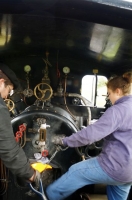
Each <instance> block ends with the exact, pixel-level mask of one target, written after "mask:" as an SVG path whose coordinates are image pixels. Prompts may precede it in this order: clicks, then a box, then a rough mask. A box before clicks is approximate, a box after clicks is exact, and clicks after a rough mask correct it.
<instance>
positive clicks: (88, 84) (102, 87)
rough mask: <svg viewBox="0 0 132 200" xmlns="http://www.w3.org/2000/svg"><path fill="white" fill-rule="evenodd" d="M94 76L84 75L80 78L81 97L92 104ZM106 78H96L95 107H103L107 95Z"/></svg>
mask: <svg viewBox="0 0 132 200" xmlns="http://www.w3.org/2000/svg"><path fill="white" fill-rule="evenodd" d="M95 81H96V78H95V75H86V76H84V77H83V78H82V86H81V95H82V96H83V97H85V98H86V99H87V100H89V101H90V102H91V103H92V104H94V98H95ZM106 82H107V78H106V77H105V76H99V75H98V76H97V97H96V106H97V107H104V105H105V103H106V101H105V99H106V95H107V87H106Z"/></svg>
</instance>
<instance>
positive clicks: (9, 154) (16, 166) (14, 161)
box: [0, 104, 34, 179]
mask: <svg viewBox="0 0 132 200" xmlns="http://www.w3.org/2000/svg"><path fill="white" fill-rule="evenodd" d="M0 158H1V160H2V161H3V163H4V165H5V166H6V167H7V168H8V169H9V170H10V171H11V172H12V173H13V174H15V175H17V176H19V177H22V178H25V179H30V178H31V177H32V176H33V174H34V170H33V169H32V167H31V166H30V164H29V162H28V159H27V157H26V155H25V153H24V151H23V149H22V148H21V147H20V146H19V145H18V143H17V142H16V141H15V138H14V134H13V130H12V125H11V122H10V115H9V112H8V109H7V107H6V106H4V105H2V104H0Z"/></svg>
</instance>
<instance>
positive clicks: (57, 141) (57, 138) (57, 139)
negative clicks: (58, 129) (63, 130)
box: [51, 135, 65, 146]
mask: <svg viewBox="0 0 132 200" xmlns="http://www.w3.org/2000/svg"><path fill="white" fill-rule="evenodd" d="M64 138H65V136H64V135H56V136H54V137H52V139H51V142H52V143H54V144H55V145H60V146H65V145H64V143H63V140H62V139H64Z"/></svg>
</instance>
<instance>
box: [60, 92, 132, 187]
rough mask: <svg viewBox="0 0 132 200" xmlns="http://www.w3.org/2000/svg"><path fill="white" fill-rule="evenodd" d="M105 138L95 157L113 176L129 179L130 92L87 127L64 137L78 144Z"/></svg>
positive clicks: (71, 144) (131, 146) (131, 161)
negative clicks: (100, 150) (99, 151)
mask: <svg viewBox="0 0 132 200" xmlns="http://www.w3.org/2000/svg"><path fill="white" fill-rule="evenodd" d="M102 138H104V142H103V148H102V152H101V153H100V154H99V156H98V157H97V159H98V162H99V164H100V165H101V167H102V169H103V170H104V171H105V172H106V173H107V174H108V175H109V176H110V177H111V178H113V179H115V180H117V181H121V182H123V183H127V182H132V95H129V96H124V97H122V98H120V99H119V100H117V101H116V102H115V104H114V105H113V106H111V107H110V108H108V109H107V110H106V111H105V113H104V114H103V115H102V116H101V117H100V119H99V120H98V121H97V122H95V123H94V124H92V125H89V126H88V127H87V128H84V129H82V130H81V131H78V132H77V133H75V134H72V135H71V136H70V137H66V138H64V139H63V142H64V144H65V145H67V146H69V147H79V146H84V145H88V144H92V143H93V142H96V141H99V140H101V139H102Z"/></svg>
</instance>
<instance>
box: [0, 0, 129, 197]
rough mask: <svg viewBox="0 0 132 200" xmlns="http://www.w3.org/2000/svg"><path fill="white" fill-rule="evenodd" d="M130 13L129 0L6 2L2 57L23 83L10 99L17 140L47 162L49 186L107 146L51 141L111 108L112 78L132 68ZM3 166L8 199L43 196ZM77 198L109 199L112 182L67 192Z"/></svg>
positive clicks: (0, 16) (32, 157) (2, 188)
mask: <svg viewBox="0 0 132 200" xmlns="http://www.w3.org/2000/svg"><path fill="white" fill-rule="evenodd" d="M131 15H132V2H131V1H127V0H116V1H115V0H111V1H109V0H104V1H103V2H102V1H100V0H76V1H75V0H70V1H69V0H49V1H46V0H32V1H29V0H14V1H13V2H10V1H9V0H2V1H1V2H0V62H2V63H4V64H7V65H8V66H9V67H10V68H11V69H12V70H13V71H14V72H15V73H16V75H17V77H18V79H19V82H20V85H19V87H18V89H17V90H14V91H13V94H12V95H11V96H10V97H8V99H5V103H6V105H7V107H8V109H9V112H10V117H11V123H12V127H13V132H14V137H15V139H16V141H17V142H18V143H19V144H20V146H21V148H23V150H24V152H25V154H26V156H27V157H28V159H29V161H30V162H31V163H32V164H33V163H35V162H39V163H43V164H44V166H45V170H44V171H43V186H44V188H45V187H46V186H47V185H49V184H50V183H52V182H53V181H54V180H56V179H57V178H59V177H60V176H61V175H62V174H63V173H65V172H66V171H67V170H68V168H69V167H70V166H71V165H72V164H74V163H77V162H80V161H82V160H83V159H89V158H90V157H94V156H96V155H98V154H99V153H100V152H101V147H102V144H103V140H101V141H98V142H96V143H94V144H91V145H87V146H84V147H79V148H61V147H58V146H55V145H54V144H53V143H52V139H53V138H54V136H56V135H61V136H70V135H71V134H73V133H76V132H77V131H78V130H81V129H83V128H84V127H86V126H88V125H90V124H92V123H94V122H95V121H97V120H98V119H99V118H100V117H101V115H103V113H104V112H105V111H106V109H107V108H108V107H110V106H111V103H110V101H109V100H108V99H107V89H106V82H107V80H108V79H109V78H110V77H112V76H115V75H122V74H123V73H125V72H127V71H130V70H132V55H131V53H132V18H131ZM128 109H129V108H128ZM0 164H1V168H0V170H1V171H0V180H5V181H4V182H3V181H0V196H1V197H2V198H3V200H11V199H15V198H17V199H21V200H27V199H35V200H38V199H39V197H38V196H35V197H29V196H28V195H27V194H26V193H27V191H28V189H29V188H27V186H26V185H25V183H23V181H21V180H19V179H18V178H17V177H15V176H13V175H12V174H11V173H10V172H9V171H8V169H6V168H5V166H4V165H3V163H2V161H1V163H0ZM131 196H132V194H131V191H130V194H129V197H128V200H130V199H131ZM73 199H76V200H81V199H82V200H90V199H91V200H97V199H98V200H103V199H107V197H106V187H105V185H101V184H100V185H90V186H86V187H84V188H81V189H79V190H78V191H76V192H75V193H74V194H73V195H72V196H70V197H68V198H67V200H73Z"/></svg>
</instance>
